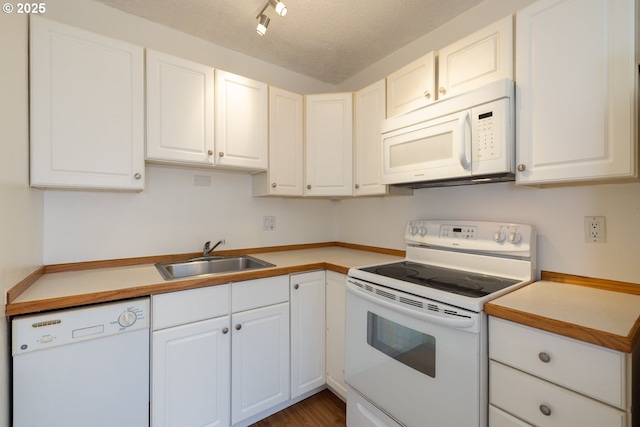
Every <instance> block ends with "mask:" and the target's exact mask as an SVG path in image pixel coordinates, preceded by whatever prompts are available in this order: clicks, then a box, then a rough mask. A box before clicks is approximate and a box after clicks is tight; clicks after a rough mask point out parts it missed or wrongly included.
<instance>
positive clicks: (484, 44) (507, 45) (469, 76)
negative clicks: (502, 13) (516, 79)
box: [438, 15, 513, 99]
mask: <svg viewBox="0 0 640 427" xmlns="http://www.w3.org/2000/svg"><path fill="white" fill-rule="evenodd" d="M505 78H506V79H509V80H513V16H511V15H509V16H507V17H505V18H503V19H501V20H499V21H497V22H495V23H493V24H491V25H489V26H487V27H485V28H483V29H481V30H479V31H476V32H475V33H473V34H470V35H468V36H467V37H465V38H463V39H461V40H458V41H457V42H455V43H452V44H450V45H449V46H447V47H445V48H443V49H440V50H439V51H438V99H444V98H448V97H450V96H453V95H457V94H460V93H463V92H468V91H470V90H472V89H475V88H478V87H480V86H484V85H486V84H487V83H491V82H493V81H496V80H501V79H505Z"/></svg>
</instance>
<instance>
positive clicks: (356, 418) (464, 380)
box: [345, 220, 536, 427]
mask: <svg viewBox="0 0 640 427" xmlns="http://www.w3.org/2000/svg"><path fill="white" fill-rule="evenodd" d="M405 241H406V244H407V248H406V253H407V255H406V259H405V260H404V261H400V262H394V263H388V264H379V265H372V266H365V267H359V268H352V269H350V270H349V273H348V278H347V351H346V373H345V374H346V375H345V376H346V382H347V384H348V386H349V388H348V396H347V424H348V426H349V427H369V426H376V427H380V426H406V427H424V426H438V427H446V426H451V427H454V426H466V427H485V426H486V425H487V408H488V403H487V402H488V387H487V378H488V354H487V321H486V315H485V314H484V312H483V307H484V304H485V303H486V302H487V301H490V300H492V299H494V298H497V297H498V296H500V295H503V294H505V293H507V292H511V291H513V290H515V289H517V288H519V287H522V286H524V285H526V284H528V283H530V282H531V281H532V280H533V278H534V274H535V273H534V272H535V267H536V266H535V258H536V230H535V228H533V227H532V226H530V225H526V224H514V223H499V222H480V221H459V220H454V221H432V220H423V221H410V222H409V223H408V224H407V227H406V229H405Z"/></svg>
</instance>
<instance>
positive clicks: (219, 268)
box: [155, 255, 275, 280]
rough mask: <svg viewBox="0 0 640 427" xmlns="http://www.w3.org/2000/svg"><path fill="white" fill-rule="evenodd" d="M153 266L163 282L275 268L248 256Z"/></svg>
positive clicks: (159, 263)
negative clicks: (162, 278)
mask: <svg viewBox="0 0 640 427" xmlns="http://www.w3.org/2000/svg"><path fill="white" fill-rule="evenodd" d="M155 266H156V268H157V269H158V271H159V272H160V274H161V275H162V277H164V279H165V280H172V279H180V278H184V277H194V276H204V275H207V274H219V273H233V272H237V271H246V270H255V269H257V268H266V267H275V265H274V264H271V263H269V262H266V261H263V260H261V259H258V258H254V257H251V256H248V255H236V256H225V257H218V256H208V257H201V258H192V259H188V260H185V261H173V262H158V263H156V264H155Z"/></svg>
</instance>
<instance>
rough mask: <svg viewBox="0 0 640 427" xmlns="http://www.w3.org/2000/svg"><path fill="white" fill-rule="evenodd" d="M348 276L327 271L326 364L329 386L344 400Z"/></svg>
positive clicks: (345, 393) (345, 389) (345, 396)
mask: <svg viewBox="0 0 640 427" xmlns="http://www.w3.org/2000/svg"><path fill="white" fill-rule="evenodd" d="M346 280H347V276H345V275H344V274H340V273H336V272H335V271H327V285H326V309H325V319H326V321H325V322H326V338H325V357H326V360H325V366H326V380H327V385H328V386H329V388H330V389H331V390H332V391H333V392H334V393H336V394H338V395H339V396H340V397H342V398H343V399H344V400H346V399H347V384H346V382H345V380H344V357H345V344H346V341H345V332H346V314H347V310H346V308H347V287H346Z"/></svg>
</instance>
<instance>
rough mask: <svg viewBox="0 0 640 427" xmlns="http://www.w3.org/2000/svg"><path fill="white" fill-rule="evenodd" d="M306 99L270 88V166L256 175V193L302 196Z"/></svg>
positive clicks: (254, 176)
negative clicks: (304, 109) (304, 108)
mask: <svg viewBox="0 0 640 427" xmlns="http://www.w3.org/2000/svg"><path fill="white" fill-rule="evenodd" d="M303 107H304V98H303V96H302V95H299V94H297V93H293V92H289V91H286V90H284V89H279V88H277V87H273V86H270V87H269V169H268V170H267V171H266V172H262V173H258V174H255V175H253V195H254V196H302V195H303V194H304V191H303V186H302V184H303V178H304V174H303V166H304V157H303V155H304V133H303V125H304V123H303Z"/></svg>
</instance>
